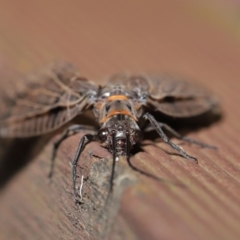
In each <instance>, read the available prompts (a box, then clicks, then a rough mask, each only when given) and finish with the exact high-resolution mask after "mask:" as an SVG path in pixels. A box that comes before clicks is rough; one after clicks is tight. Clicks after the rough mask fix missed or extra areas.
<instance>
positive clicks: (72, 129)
mask: <svg viewBox="0 0 240 240" xmlns="http://www.w3.org/2000/svg"><path fill="white" fill-rule="evenodd" d="M82 130H89V131H93V130H94V128H93V127H91V126H85V125H72V126H70V127H69V128H67V129H66V130H65V131H64V132H63V133H62V134H61V136H60V137H59V138H58V139H57V140H56V141H55V142H54V143H53V150H52V157H51V168H50V172H49V174H48V177H49V178H51V177H52V174H53V169H54V161H55V157H56V152H57V149H58V147H59V145H60V144H61V143H62V141H63V140H65V139H66V138H67V137H69V136H70V135H74V134H76V133H79V132H81V131H82ZM70 133H71V134H70Z"/></svg>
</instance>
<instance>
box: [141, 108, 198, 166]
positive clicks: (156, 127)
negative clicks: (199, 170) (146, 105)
mask: <svg viewBox="0 0 240 240" xmlns="http://www.w3.org/2000/svg"><path fill="white" fill-rule="evenodd" d="M143 118H145V119H147V120H148V121H149V122H150V123H151V124H152V125H153V126H154V128H155V129H156V131H157V133H158V134H159V136H160V137H161V138H162V140H163V141H164V142H165V143H167V144H168V145H170V146H171V147H172V148H173V149H175V150H177V151H178V152H179V153H180V154H181V155H182V156H183V157H185V158H187V159H189V160H193V161H195V162H196V163H197V162H198V161H197V158H195V157H192V156H190V155H188V154H187V153H186V152H184V151H183V150H182V149H181V148H180V147H179V146H178V145H176V144H174V143H173V142H171V141H170V140H169V138H168V137H167V136H166V134H165V133H164V132H163V130H162V128H161V126H160V125H159V124H158V122H157V121H156V119H155V118H154V117H153V116H152V115H151V114H150V113H145V114H144V115H143Z"/></svg>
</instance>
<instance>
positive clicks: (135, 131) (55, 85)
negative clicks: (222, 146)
mask: <svg viewBox="0 0 240 240" xmlns="http://www.w3.org/2000/svg"><path fill="white" fill-rule="evenodd" d="M35 78H36V79H38V80H39V82H41V83H39V84H35V85H33V86H32V87H31V88H30V89H29V91H28V92H26V93H25V94H23V95H21V96H19V97H18V98H17V99H15V102H14V104H13V106H12V107H11V108H10V109H8V111H6V112H5V113H3V114H1V115H0V137H2V138H25V137H33V136H39V135H43V134H46V133H49V132H53V131H54V130H56V129H58V128H60V127H62V126H63V125H65V124H67V123H68V122H70V121H71V120H72V119H74V118H75V117H76V116H77V115H80V114H82V113H84V112H85V111H86V110H88V109H92V110H93V115H94V117H95V118H96V120H97V122H98V123H99V126H100V128H99V131H98V132H97V133H95V134H93V133H88V134H85V135H84V136H83V137H82V138H81V140H80V142H79V145H78V148H77V151H76V155H75V158H74V159H73V161H72V177H73V193H74V200H75V201H77V199H78V196H77V190H76V167H77V164H78V160H79V158H80V155H81V153H82V151H83V149H84V147H85V145H86V144H88V143H89V142H91V141H100V142H101V144H102V146H103V147H105V148H107V149H108V150H109V151H110V152H111V153H112V156H113V164H112V173H111V182H112V181H113V177H114V167H115V163H116V160H117V159H118V157H119V156H122V155H123V156H126V158H127V160H128V161H129V158H130V150H131V148H132V146H133V145H134V144H139V143H140V142H141V141H142V139H143V134H142V130H141V128H140V127H142V126H143V125H142V123H143V122H146V121H148V122H149V123H150V125H151V126H152V127H153V128H154V129H155V130H156V131H157V133H158V134H159V136H160V137H161V139H162V140H163V141H164V142H165V143H167V144H168V145H170V146H171V147H172V148H173V149H175V150H176V151H178V152H179V153H180V154H181V155H182V156H183V157H184V158H186V159H189V160H193V161H195V162H196V163H197V159H196V158H195V157H193V156H190V155H188V154H187V153H186V152H185V151H184V150H182V148H180V147H179V146H178V145H177V144H175V143H173V142H172V141H170V139H169V138H168V137H167V135H166V134H165V132H164V131H163V129H165V130H167V131H168V132H170V133H171V134H172V135H174V136H175V137H176V138H178V139H182V140H183V141H186V142H190V143H193V144H197V145H200V146H203V147H210V148H215V147H213V146H210V145H208V144H204V143H201V142H198V141H196V140H193V139H190V138H187V137H183V136H182V135H180V134H179V133H177V132H176V131H175V130H173V129H172V128H171V127H170V126H168V125H167V124H166V123H162V122H158V121H157V120H156V118H155V117H154V114H155V113H156V112H161V113H162V114H165V115H167V116H171V117H175V118H190V117H194V116H199V115H201V114H204V113H207V112H210V111H212V110H213V109H214V108H215V107H216V106H218V101H217V100H216V98H215V97H213V96H212V94H210V93H208V92H207V91H206V90H204V89H202V88H201V87H196V86H194V85H192V84H189V83H188V82H186V81H184V80H182V79H179V78H176V77H172V76H167V75H145V74H138V75H135V74H134V75H131V74H128V73H119V74H115V75H112V76H110V77H109V79H108V81H107V83H106V84H105V85H103V86H96V85H95V84H94V83H93V82H91V81H89V80H87V79H86V78H84V77H82V76H81V75H79V73H78V71H77V69H76V68H75V67H73V66H72V65H71V64H69V63H66V62H58V63H54V64H52V65H51V66H50V67H48V68H45V70H44V71H41V72H40V73H39V74H38V75H37V76H35ZM83 128H84V127H83V125H72V126H70V127H69V128H67V129H66V130H65V131H64V132H63V134H62V135H61V136H60V138H59V139H58V140H57V141H56V142H55V143H54V150H53V156H52V166H53V161H54V157H55V153H56V150H57V148H58V146H59V144H60V143H61V142H62V141H63V140H64V139H65V138H66V137H67V136H68V134H69V132H72V133H77V132H79V130H81V129H83ZM143 130H144V128H143ZM51 173H52V169H51ZM50 175H51V174H50ZM111 188H112V184H111Z"/></svg>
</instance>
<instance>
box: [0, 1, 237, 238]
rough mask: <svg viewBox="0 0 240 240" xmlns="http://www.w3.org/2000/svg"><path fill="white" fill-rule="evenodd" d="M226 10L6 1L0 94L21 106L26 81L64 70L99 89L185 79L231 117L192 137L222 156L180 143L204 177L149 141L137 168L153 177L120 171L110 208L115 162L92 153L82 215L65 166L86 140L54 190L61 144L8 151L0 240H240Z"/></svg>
mask: <svg viewBox="0 0 240 240" xmlns="http://www.w3.org/2000/svg"><path fill="white" fill-rule="evenodd" d="M215 4H216V3H215ZM225 4H228V3H225ZM226 6H227V7H226V9H227V10H226V13H225V15H221V14H219V15H217V14H218V11H217V9H218V7H219V6H218V5H212V6H211V4H208V5H203V4H201V7H200V5H198V3H197V2H195V3H194V4H193V3H191V2H190V1H177V0H170V1H165V0H162V1H157V0H156V1H154V0H152V1H148V2H147V1H136V0H131V1H119V2H114V3H113V2H111V1H109V0H104V1H101V4H100V3H99V4H97V3H93V2H90V1H89V2H86V1H74V0H72V1H70V2H69V1H58V2H57V3H56V1H52V0H50V1H37V2H36V1H30V0H23V1H16V0H15V1H6V0H2V1H1V8H0V16H1V21H0V70H1V71H0V89H1V92H7V93H8V94H9V95H10V96H11V95H12V96H13V95H14V89H19V90H22V89H24V87H25V85H26V79H24V77H23V75H24V73H28V72H30V71H32V70H33V69H36V68H39V67H41V66H43V65H45V64H46V63H49V62H51V61H52V60H61V59H63V60H68V61H70V62H73V63H74V64H75V65H77V67H79V69H80V72H81V75H83V76H86V77H88V78H90V80H93V81H96V82H97V83H100V84H101V83H102V82H103V80H104V79H105V78H106V76H108V75H110V74H112V73H115V72H120V71H131V72H155V73H157V72H162V71H166V72H170V73H180V74H185V75H186V76H188V77H189V78H190V79H196V80H195V82H196V83H200V84H201V85H204V86H206V87H207V88H209V89H210V90H211V91H212V92H213V93H214V94H215V95H217V96H218V97H219V99H220V101H221V108H222V112H223V117H222V119H221V120H219V121H217V122H215V123H214V124H211V125H209V126H203V127H202V128H198V129H193V128H194V126H192V125H188V126H186V127H189V128H190V130H191V129H192V130H191V131H190V130H187V131H186V132H187V136H188V137H192V138H195V139H197V140H200V141H203V142H206V143H209V144H212V145H214V146H217V147H218V150H217V151H215V150H212V149H206V148H199V147H196V146H193V145H188V144H183V143H181V141H179V140H176V139H173V141H174V142H176V143H179V144H181V146H182V147H183V148H184V150H185V151H186V152H187V153H189V154H190V155H192V156H195V157H197V158H198V161H199V164H198V165H197V164H194V163H192V162H190V161H186V160H185V159H183V158H182V157H181V156H179V155H177V154H176V153H175V152H174V151H173V150H172V149H170V148H169V147H168V146H166V145H165V144H164V143H162V142H161V141H158V139H155V140H152V139H153V137H152V136H149V139H146V140H145V141H144V142H143V145H142V151H136V153H134V154H133V156H132V158H131V163H132V164H133V165H134V166H135V167H136V168H137V169H139V170H141V171H142V172H144V173H145V175H144V174H141V173H140V172H137V171H134V170H133V169H131V168H130V167H129V166H128V164H127V163H126V161H124V159H120V161H119V162H118V163H117V168H116V175H115V186H114V192H113V194H112V195H111V196H110V197H109V198H108V195H107V189H108V187H109V181H108V180H109V178H110V169H111V161H112V160H111V154H110V153H109V152H108V151H107V150H106V149H103V148H101V147H100V145H99V144H98V143H91V144H89V145H88V146H87V147H86V149H85V150H84V152H83V156H82V158H81V161H80V167H79V169H78V170H79V173H80V174H83V175H84V177H85V178H86V179H85V180H84V186H83V192H84V196H83V200H84V204H82V205H80V206H76V205H74V202H73V196H72V183H71V167H70V165H69V162H70V161H71V160H72V158H73V157H74V154H75V151H76V148H77V144H78V142H79V139H80V137H81V136H82V135H83V133H79V134H77V135H75V136H71V137H69V138H68V139H67V140H65V141H64V142H63V143H62V144H61V146H60V149H59V151H58V153H57V159H56V166H55V169H54V175H53V178H52V179H51V180H49V179H48V178H47V175H48V172H49V170H50V157H51V150H52V143H53V141H54V140H56V138H57V137H58V134H59V133H56V134H55V135H54V136H45V137H44V138H39V139H36V138H34V139H29V140H24V141H21V140H20V139H16V140H14V141H3V140H1V144H0V145H1V148H0V150H1V151H0V157H1V158H0V159H1V161H0V163H1V166H0V176H1V195H0V211H1V214H0V233H1V234H0V239H3V240H5V239H100V238H103V239H239V238H240V230H239V224H240V207H239V206H240V204H239V203H240V196H239V193H238V189H239V187H240V174H239V173H240V161H239V159H240V150H239V142H240V141H239V130H240V125H239V118H240V110H239V100H240V98H239V90H240V82H239V76H240V68H239V59H240V44H239V36H238V30H237V29H236V28H235V26H238V25H239V20H238V19H237V18H236V19H235V20H234V21H235V22H234V21H233V19H232V18H231V21H228V17H229V16H233V14H235V12H234V11H235V10H233V9H234V8H231V7H230V6H229V5H226ZM235 7H237V6H235ZM213 8H214V9H215V10H214V12H212V15H211V11H212V10H211V9H213ZM205 10H206V11H205ZM206 12H207V13H208V15H207V14H205V13H206ZM219 12H220V11H219ZM210 15H211V16H212V18H210V17H209V16H210ZM214 16H215V18H214ZM229 18H230V17H229ZM217 19H218V20H219V21H217ZM220 20H221V21H220ZM226 22H227V23H228V24H225V23H226ZM231 23H232V25H231ZM1 96H2V95H1ZM9 104H10V103H9ZM1 107H2V103H0V109H1ZM85 121H87V122H90V121H89V118H88V117H86V119H85ZM146 175H148V176H146ZM79 176H80V175H79ZM78 184H79V182H78Z"/></svg>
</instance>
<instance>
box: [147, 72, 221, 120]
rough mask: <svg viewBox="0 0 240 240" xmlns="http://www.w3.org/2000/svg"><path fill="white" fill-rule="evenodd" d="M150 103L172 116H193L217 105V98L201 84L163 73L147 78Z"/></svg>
mask: <svg viewBox="0 0 240 240" xmlns="http://www.w3.org/2000/svg"><path fill="white" fill-rule="evenodd" d="M147 80H148V83H149V98H148V104H150V105H151V106H153V107H154V108H155V109H156V110H158V111H160V112H162V113H164V114H166V115H169V116H172V117H193V116H197V115H200V114H203V113H206V112H208V111H211V110H212V109H213V108H215V106H217V103H218V102H217V100H216V98H215V97H213V96H212V95H211V94H210V93H208V92H207V91H206V90H204V89H203V88H201V87H199V86H195V85H193V84H190V83H188V82H187V81H184V80H182V79H179V78H176V77H172V76H167V75H162V76H151V77H148V78H147Z"/></svg>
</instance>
